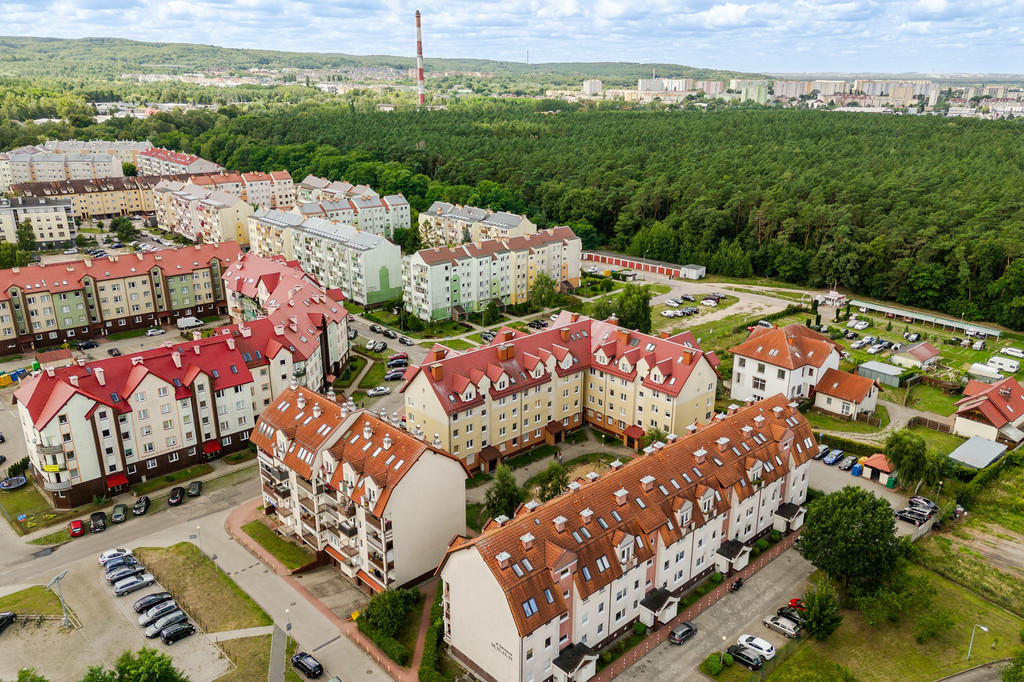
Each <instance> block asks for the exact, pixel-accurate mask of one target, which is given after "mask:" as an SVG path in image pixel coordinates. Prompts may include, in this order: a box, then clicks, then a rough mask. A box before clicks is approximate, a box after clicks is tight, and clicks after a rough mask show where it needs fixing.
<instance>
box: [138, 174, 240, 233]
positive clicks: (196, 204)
mask: <svg viewBox="0 0 1024 682" xmlns="http://www.w3.org/2000/svg"><path fill="white" fill-rule="evenodd" d="M153 203H154V206H155V208H156V224H157V227H159V228H160V229H161V230H166V231H168V232H174V233H175V234H180V235H182V236H184V237H186V238H188V239H190V240H192V241H194V242H197V243H201V244H220V243H222V242H238V243H239V244H242V245H244V244H248V243H249V231H248V229H247V227H246V220H247V219H248V218H249V216H251V215H252V212H253V211H252V206H250V205H249V204H248V202H246V201H245V200H244V199H242V198H240V197H238V196H235V195H233V194H228V193H226V192H221V191H219V190H209V189H206V188H204V187H199V186H196V185H191V184H188V183H182V182H174V181H170V180H162V181H161V182H160V183H159V184H157V186H156V187H154V188H153Z"/></svg>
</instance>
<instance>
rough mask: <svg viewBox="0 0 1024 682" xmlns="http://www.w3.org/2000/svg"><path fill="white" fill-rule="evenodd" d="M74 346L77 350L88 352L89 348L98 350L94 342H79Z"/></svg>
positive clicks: (97, 345)
mask: <svg viewBox="0 0 1024 682" xmlns="http://www.w3.org/2000/svg"><path fill="white" fill-rule="evenodd" d="M75 346H76V347H77V348H78V350H89V349H90V348H99V346H100V344H98V343H96V342H95V341H79V342H78V343H76V344H75Z"/></svg>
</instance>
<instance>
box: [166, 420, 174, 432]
mask: <svg viewBox="0 0 1024 682" xmlns="http://www.w3.org/2000/svg"><path fill="white" fill-rule="evenodd" d="M172 428H174V421H173V420H171V419H168V420H166V421H165V422H164V431H166V430H168V429H172Z"/></svg>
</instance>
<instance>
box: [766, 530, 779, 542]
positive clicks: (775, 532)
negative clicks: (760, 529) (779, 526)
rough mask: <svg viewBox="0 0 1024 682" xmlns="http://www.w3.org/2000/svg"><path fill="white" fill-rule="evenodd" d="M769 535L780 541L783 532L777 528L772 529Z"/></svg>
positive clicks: (773, 540)
mask: <svg viewBox="0 0 1024 682" xmlns="http://www.w3.org/2000/svg"><path fill="white" fill-rule="evenodd" d="M768 537H769V538H771V541H772V542H778V541H779V540H781V539H782V533H780V532H779V531H777V530H775V529H772V532H771V533H769V534H768Z"/></svg>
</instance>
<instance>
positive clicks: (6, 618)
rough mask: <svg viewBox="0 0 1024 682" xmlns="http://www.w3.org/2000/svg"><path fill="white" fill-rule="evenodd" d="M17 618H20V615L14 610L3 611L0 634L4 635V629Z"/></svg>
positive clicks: (0, 617) (0, 620)
mask: <svg viewBox="0 0 1024 682" xmlns="http://www.w3.org/2000/svg"><path fill="white" fill-rule="evenodd" d="M16 620H18V616H17V615H15V613H14V611H4V612H3V613H0V635H2V634H3V632H4V630H6V629H7V628H9V627H10V626H11V625H12V624H13V623H14V621H16Z"/></svg>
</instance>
